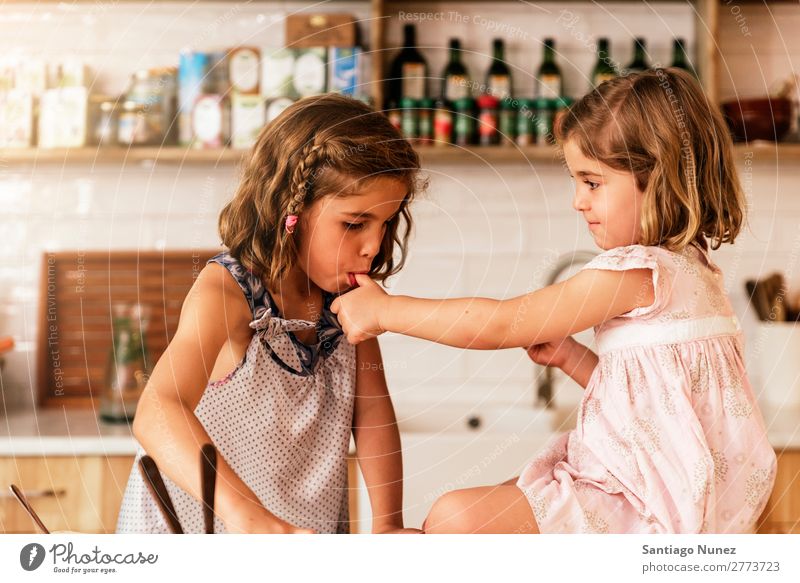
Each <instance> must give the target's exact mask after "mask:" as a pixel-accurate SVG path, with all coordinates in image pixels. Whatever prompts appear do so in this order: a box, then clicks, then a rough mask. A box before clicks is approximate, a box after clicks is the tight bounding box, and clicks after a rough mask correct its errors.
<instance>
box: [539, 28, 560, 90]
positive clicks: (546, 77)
mask: <svg viewBox="0 0 800 583" xmlns="http://www.w3.org/2000/svg"><path fill="white" fill-rule="evenodd" d="M537 79H538V81H539V83H538V86H539V97H545V98H547V99H556V98H558V97H560V96H561V94H562V91H563V84H562V83H563V78H562V76H561V69H560V68H559V67H558V65H557V64H556V42H555V41H554V40H553V39H551V38H546V39H544V59H543V61H542V64H541V66H540V67H539V75H538V76H537Z"/></svg>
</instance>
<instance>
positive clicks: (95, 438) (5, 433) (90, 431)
mask: <svg viewBox="0 0 800 583" xmlns="http://www.w3.org/2000/svg"><path fill="white" fill-rule="evenodd" d="M137 448H138V443H137V441H136V439H135V438H134V437H133V434H132V433H131V427H130V425H128V424H126V423H121V424H110V423H104V422H102V421H100V420H99V419H98V418H97V414H96V413H95V412H94V411H91V410H72V409H39V410H36V411H30V410H28V411H17V412H13V411H12V412H9V414H8V415H7V416H5V417H0V456H16V457H19V456H81V455H87V456H88V455H103V456H132V455H135V454H136V449H137Z"/></svg>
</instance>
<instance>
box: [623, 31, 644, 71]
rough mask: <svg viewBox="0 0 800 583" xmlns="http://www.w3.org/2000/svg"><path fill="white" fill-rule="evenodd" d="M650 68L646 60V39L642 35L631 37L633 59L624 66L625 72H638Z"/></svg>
mask: <svg viewBox="0 0 800 583" xmlns="http://www.w3.org/2000/svg"><path fill="white" fill-rule="evenodd" d="M649 68H650V65H649V63H648V62H647V41H646V40H644V39H643V38H642V37H637V38H635V39H633V61H631V63H630V65H628V66H627V67H626V68H625V72H626V73H638V72H640V71H647V70H648V69H649Z"/></svg>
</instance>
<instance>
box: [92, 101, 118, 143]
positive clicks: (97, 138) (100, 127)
mask: <svg viewBox="0 0 800 583" xmlns="http://www.w3.org/2000/svg"><path fill="white" fill-rule="evenodd" d="M89 115H90V124H91V126H90V128H91V130H90V131H91V140H92V143H93V144H95V145H97V146H114V145H116V144H117V98H116V97H110V96H108V95H92V96H91V97H90V98H89Z"/></svg>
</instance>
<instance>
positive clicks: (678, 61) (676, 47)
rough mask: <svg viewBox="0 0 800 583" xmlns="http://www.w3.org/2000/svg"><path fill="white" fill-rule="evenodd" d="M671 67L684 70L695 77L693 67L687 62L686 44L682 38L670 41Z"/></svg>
mask: <svg viewBox="0 0 800 583" xmlns="http://www.w3.org/2000/svg"><path fill="white" fill-rule="evenodd" d="M672 66H673V67H677V68H679V69H685V70H686V71H689V72H690V73H691V74H692V75H694V76H695V77H696V76H697V73H696V72H695V70H694V67H692V64H691V63H690V62H689V56H688V55H687V54H686V44H685V42H684V40H683V39H682V38H676V39H675V40H674V41H672Z"/></svg>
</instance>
